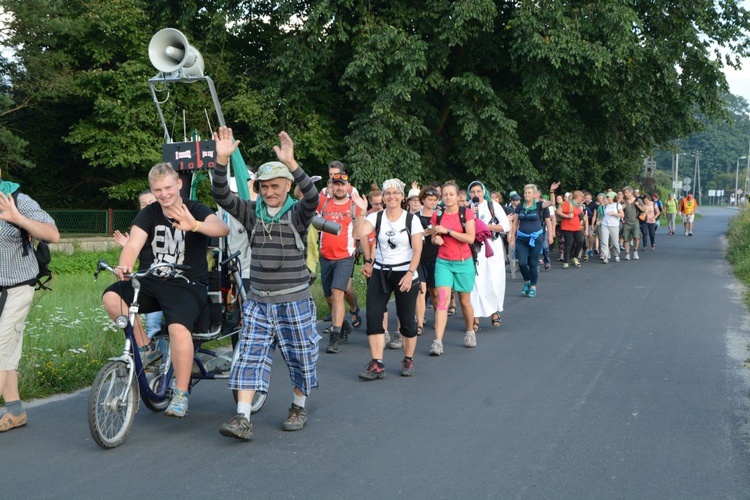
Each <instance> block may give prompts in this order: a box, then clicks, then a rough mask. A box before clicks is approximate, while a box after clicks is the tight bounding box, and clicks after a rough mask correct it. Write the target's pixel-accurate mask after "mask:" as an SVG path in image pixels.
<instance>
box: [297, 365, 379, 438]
mask: <svg viewBox="0 0 750 500" xmlns="http://www.w3.org/2000/svg"><path fill="white" fill-rule="evenodd" d="M383 374H385V372H383ZM306 423H307V412H306V411H305V409H304V408H302V407H301V406H297V405H296V404H294V403H292V406H290V407H289V416H288V417H286V420H284V425H283V428H284V430H285V431H300V430H302V428H303V427H304V426H305V424H306Z"/></svg>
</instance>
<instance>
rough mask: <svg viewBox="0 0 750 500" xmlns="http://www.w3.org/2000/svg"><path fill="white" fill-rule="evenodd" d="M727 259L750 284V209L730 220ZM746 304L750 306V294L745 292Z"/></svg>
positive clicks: (742, 280)
mask: <svg viewBox="0 0 750 500" xmlns="http://www.w3.org/2000/svg"><path fill="white" fill-rule="evenodd" d="M727 240H728V241H729V249H728V251H727V259H728V260H729V263H730V264H732V268H733V270H734V274H735V275H736V276H737V279H739V280H740V281H741V282H742V283H743V284H744V285H745V286H750V210H747V209H744V210H742V211H740V212H739V213H738V214H737V215H736V216H735V217H733V218H732V220H731V221H730V222H729V230H728V231H727ZM745 304H747V305H748V307H750V296H748V294H747V293H745Z"/></svg>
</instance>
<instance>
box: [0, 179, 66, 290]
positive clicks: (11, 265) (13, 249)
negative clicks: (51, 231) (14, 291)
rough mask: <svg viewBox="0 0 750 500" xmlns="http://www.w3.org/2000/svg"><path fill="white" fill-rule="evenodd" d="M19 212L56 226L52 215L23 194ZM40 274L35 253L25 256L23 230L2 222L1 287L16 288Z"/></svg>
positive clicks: (19, 203)
mask: <svg viewBox="0 0 750 500" xmlns="http://www.w3.org/2000/svg"><path fill="white" fill-rule="evenodd" d="M18 211H19V212H21V215H23V216H25V217H28V218H29V219H33V220H35V221H38V222H46V223H50V224H54V223H55V221H54V220H53V219H52V217H50V215H49V214H48V213H47V212H45V211H44V210H42V208H41V207H40V206H39V204H38V203H37V202H36V201H34V200H32V199H31V198H30V197H28V196H26V195H25V194H23V193H19V194H18ZM38 272H39V265H38V264H37V263H36V257H35V256H34V252H33V251H31V250H30V251H29V253H28V255H27V256H26V257H24V256H23V245H22V241H21V230H20V229H19V228H18V227H17V226H14V225H13V224H11V223H9V222H5V221H4V220H0V286H14V285H18V284H21V283H26V282H30V281H32V280H33V279H34V278H36V275H37V273H38Z"/></svg>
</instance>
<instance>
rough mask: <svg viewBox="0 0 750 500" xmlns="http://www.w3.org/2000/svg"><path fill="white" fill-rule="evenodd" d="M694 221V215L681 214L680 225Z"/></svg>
mask: <svg viewBox="0 0 750 500" xmlns="http://www.w3.org/2000/svg"><path fill="white" fill-rule="evenodd" d="M694 221H695V214H690V215H687V214H682V223H683V224H686V223H688V222H694Z"/></svg>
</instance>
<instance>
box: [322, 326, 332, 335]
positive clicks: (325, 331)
mask: <svg viewBox="0 0 750 500" xmlns="http://www.w3.org/2000/svg"><path fill="white" fill-rule="evenodd" d="M332 331H333V325H328V327H327V328H326V329H325V330H323V335H330V334H331V332H332Z"/></svg>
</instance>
